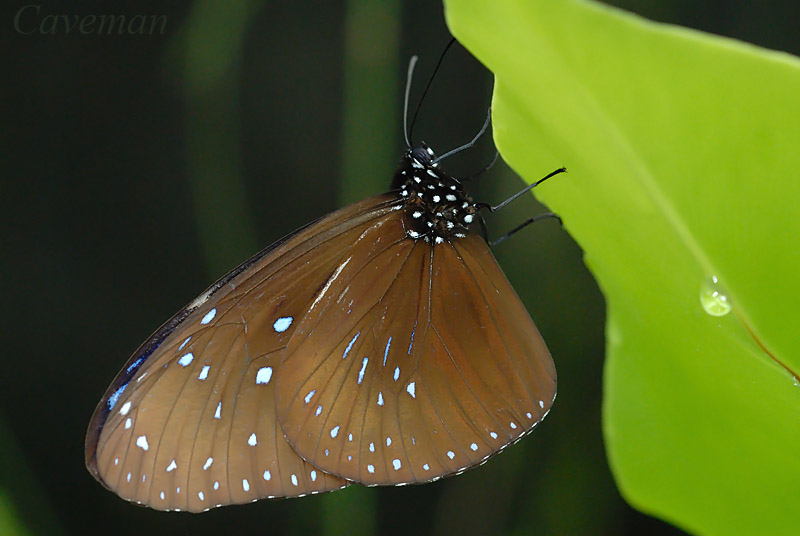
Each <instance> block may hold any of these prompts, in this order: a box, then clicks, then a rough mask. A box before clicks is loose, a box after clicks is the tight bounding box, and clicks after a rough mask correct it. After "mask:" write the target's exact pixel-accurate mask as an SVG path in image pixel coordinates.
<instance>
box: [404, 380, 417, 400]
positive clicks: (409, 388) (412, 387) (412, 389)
mask: <svg viewBox="0 0 800 536" xmlns="http://www.w3.org/2000/svg"><path fill="white" fill-rule="evenodd" d="M406 391H408V394H410V395H411V398H416V395H415V394H414V393H415V385H414V382H411V383H409V384H408V386H407V387H406Z"/></svg>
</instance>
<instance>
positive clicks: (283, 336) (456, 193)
mask: <svg viewBox="0 0 800 536" xmlns="http://www.w3.org/2000/svg"><path fill="white" fill-rule="evenodd" d="M477 212H478V205H477V204H475V203H473V202H472V200H471V199H470V198H469V197H468V196H467V194H466V192H465V191H464V189H463V186H462V185H461V183H460V182H459V181H458V180H457V179H455V178H453V177H451V176H450V175H448V174H447V173H445V172H444V171H442V170H441V169H440V168H439V166H438V163H437V161H436V159H435V155H434V154H433V151H431V150H430V149H429V148H427V147H425V146H424V145H422V146H420V147H416V148H412V149H409V150H408V151H407V152H406V154H405V155H404V158H403V160H402V162H401V164H400V166H399V168H398V171H397V173H396V174H395V177H394V181H393V189H392V190H391V191H390V192H388V193H385V194H380V195H377V196H373V197H371V198H368V199H365V200H364V201H361V202H359V203H355V204H353V205H350V206H348V207H345V208H343V209H341V210H339V211H336V212H334V213H332V214H330V215H328V216H326V217H324V218H321V219H320V220H317V221H316V222H314V223H312V224H309V225H307V226H306V227H304V228H302V229H300V230H298V231H296V232H295V233H293V234H291V235H289V236H287V237H286V238H284V239H283V240H281V241H279V242H278V243H277V244H275V245H273V246H270V247H269V248H267V249H266V250H264V251H263V252H261V253H259V254H257V255H256V256H254V257H253V258H251V259H250V260H248V261H246V262H245V263H244V264H242V265H241V266H240V267H238V268H236V269H234V270H233V271H231V272H230V273H229V274H228V275H226V276H225V277H223V278H222V279H220V280H219V281H218V282H217V283H215V284H214V285H212V286H211V287H209V289H207V290H206V291H205V292H204V293H203V294H201V295H200V296H199V297H198V298H197V299H195V300H194V301H193V302H192V303H191V304H190V305H188V306H187V307H185V308H184V309H183V310H181V311H180V312H179V313H178V314H176V315H175V316H174V317H173V318H172V319H171V320H169V321H168V322H167V323H165V324H164V325H163V326H162V327H161V328H160V329H159V330H158V331H156V333H154V334H153V335H152V336H151V338H150V339H149V340H148V341H146V342H145V343H144V344H143V345H142V346H141V347H140V348H139V350H137V352H135V353H134V355H133V356H132V357H131V358H130V360H129V361H128V363H127V364H126V366H125V367H124V368H123V369H122V371H120V373H119V375H118V376H117V378H116V379H115V380H114V382H113V383H112V385H111V386H110V387H109V388H108V390H107V391H106V394H105V396H104V397H103V399H102V400H101V402H100V404H99V405H98V407H97V409H96V410H95V414H94V416H93V418H92V422H91V424H90V426H89V431H88V433H87V438H86V463H87V467H88V468H89V470H90V472H91V473H92V474H93V475H94V476H95V478H97V479H98V480H99V481H100V482H101V483H103V485H105V486H106V487H108V488H109V489H111V490H113V491H114V492H115V493H117V494H118V495H120V496H121V497H123V498H125V499H128V500H131V501H134V502H138V503H141V504H146V505H148V506H151V507H153V508H156V509H162V510H190V511H203V510H207V509H208V508H211V507H213V506H219V505H224V504H230V503H242V502H249V501H253V500H256V499H258V498H262V497H292V496H302V495H305V494H309V493H319V492H323V491H330V490H334V489H339V488H341V487H344V486H346V485H348V484H349V483H351V482H357V483H361V484H364V485H400V484H409V483H419V482H427V481H431V480H436V479H438V478H441V477H442V476H446V475H451V474H456V473H459V472H461V471H463V470H465V469H467V468H469V467H472V466H474V465H477V464H479V463H482V462H483V461H485V460H486V459H488V458H489V457H490V456H491V455H493V454H495V453H497V452H498V451H500V450H501V449H502V448H504V447H506V446H507V445H509V444H511V443H513V442H514V441H516V440H518V439H519V438H520V437H522V435H524V434H525V433H526V432H529V431H530V430H532V429H533V427H534V426H535V425H536V424H537V423H538V422H540V421H541V419H543V418H544V416H545V415H546V414H547V412H548V411H549V409H550V407H551V405H552V402H553V400H554V398H555V391H556V379H555V368H554V366H553V363H552V359H551V357H550V354H549V352H548V351H547V348H546V346H545V344H544V342H543V340H542V338H541V336H540V335H539V333H538V331H537V330H536V327H535V326H534V324H533V321H532V320H531V319H530V316H529V315H528V313H527V311H526V310H525V308H524V306H523V305H522V303H521V302H520V300H519V298H518V297H517V295H516V293H515V292H514V290H513V289H512V288H511V285H510V284H509V283H508V281H507V280H506V278H505V276H504V275H503V273H502V271H501V270H500V267H499V266H498V265H497V262H496V261H495V259H494V257H493V256H492V254H491V252H490V250H489V248H488V246H487V244H486V242H485V241H484V240H483V238H482V237H481V236H480V235H478V234H476V233H475V232H474V231H472V229H471V227H472V225H473V223H474V222H475V221H476V219H477Z"/></svg>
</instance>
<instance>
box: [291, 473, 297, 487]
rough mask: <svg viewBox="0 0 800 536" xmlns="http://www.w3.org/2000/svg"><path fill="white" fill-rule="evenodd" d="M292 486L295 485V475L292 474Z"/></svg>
mask: <svg viewBox="0 0 800 536" xmlns="http://www.w3.org/2000/svg"><path fill="white" fill-rule="evenodd" d="M292 485H293V486H296V485H297V475H296V474H294V473H292Z"/></svg>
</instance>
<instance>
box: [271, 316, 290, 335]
mask: <svg viewBox="0 0 800 536" xmlns="http://www.w3.org/2000/svg"><path fill="white" fill-rule="evenodd" d="M293 320H294V318H293V317H291V316H282V317H281V318H279V319H277V320H276V321H275V323H274V324H272V328H273V329H274V330H275V331H277V332H278V333H283V332H284V331H286V330H287V329H289V326H291V325H292V321H293Z"/></svg>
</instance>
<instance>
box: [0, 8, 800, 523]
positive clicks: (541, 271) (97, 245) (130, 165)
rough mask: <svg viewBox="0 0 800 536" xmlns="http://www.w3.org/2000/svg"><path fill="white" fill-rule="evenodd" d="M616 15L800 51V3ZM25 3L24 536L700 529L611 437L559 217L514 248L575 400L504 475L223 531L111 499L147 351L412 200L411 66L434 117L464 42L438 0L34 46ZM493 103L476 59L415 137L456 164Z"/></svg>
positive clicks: (7, 36) (10, 461)
mask: <svg viewBox="0 0 800 536" xmlns="http://www.w3.org/2000/svg"><path fill="white" fill-rule="evenodd" d="M612 3H613V4H615V5H618V6H620V7H623V8H625V9H629V10H631V11H634V12H636V13H639V14H642V15H644V16H647V17H649V18H652V19H655V20H659V21H664V22H672V23H676V24H682V25H686V26H690V27H693V28H697V29H701V30H706V31H710V32H714V33H717V34H721V35H726V36H731V37H736V38H739V39H743V40H746V41H750V42H753V43H756V44H759V45H762V46H766V47H769V48H775V49H780V50H785V51H788V52H792V53H794V54H800V34H798V32H797V31H796V21H797V20H800V7H798V4H797V3H795V2H789V1H772V2H768V3H758V4H756V3H752V2H746V1H744V0H735V1H732V0H725V1H723V0H700V1H697V0H695V1H691V2H690V1H688V0H669V1H659V2H655V1H651V0H616V1H614V2H612ZM25 5H28V4H26V3H23V2H6V3H5V4H4V6H3V8H2V10H0V19H1V20H2V24H3V31H2V33H0V39H2V45H3V46H2V48H0V50H2V61H3V72H5V73H6V74H5V76H4V77H3V80H2V82H0V96H2V104H0V110H2V125H3V128H2V129H0V140H2V145H1V146H2V159H0V177H2V195H0V203H2V204H1V205H0V208H2V214H3V225H2V244H3V247H2V252H3V255H2V260H1V261H0V268H2V274H3V276H4V279H5V284H3V285H2V287H0V293H1V294H0V300H1V301H0V303H2V305H3V307H2V310H0V314H1V315H2V326H3V328H2V337H3V340H2V342H3V350H4V356H3V360H4V365H5V367H4V371H3V374H2V375H0V404H1V405H0V454H1V455H2V456H1V457H0V464H2V465H1V466H0V533H2V534H13V533H15V532H17V533H20V534H22V533H32V534H39V533H47V534H57V533H59V532H60V533H80V532H90V533H91V532H99V531H103V532H109V531H113V532H114V533H117V534H144V533H155V534H158V533H164V532H166V531H168V530H177V531H181V532H182V531H191V532H192V533H194V534H225V533H228V532H230V531H231V530H232V529H235V530H237V531H239V532H244V531H247V530H258V531H260V532H269V533H270V534H308V533H323V534H407V533H415V534H453V533H458V534H461V535H469V534H493V533H511V534H640V533H643V532H645V531H647V532H648V533H650V534H678V533H679V531H677V529H674V528H673V527H671V526H669V525H666V524H664V523H661V522H659V521H657V520H655V519H652V518H649V517H647V516H644V515H641V514H639V513H637V512H635V511H634V510H632V509H631V508H630V507H628V506H627V505H626V504H625V503H624V501H623V500H622V499H621V498H620V496H619V494H618V493H617V491H616V489H615V486H614V483H613V480H612V477H611V474H610V473H609V470H608V466H607V464H606V461H605V453H604V451H603V444H602V435H601V431H600V401H601V395H602V393H601V376H602V366H603V347H604V340H603V326H604V324H603V320H604V303H603V297H602V295H600V293H599V291H598V290H597V287H596V285H595V283H594V281H593V280H592V278H591V276H590V275H589V273H588V272H587V271H586V269H585V267H584V266H583V264H582V261H581V252H580V249H579V248H578V246H577V245H576V244H575V243H573V242H572V241H571V240H570V238H569V236H567V235H566V234H565V233H564V232H562V231H561V230H559V229H558V227H557V226H556V225H553V224H552V223H542V224H537V225H536V226H534V228H530V229H527V230H526V231H524V232H522V233H519V234H517V235H516V236H515V237H514V239H513V240H510V241H507V242H505V243H503V244H502V245H501V246H498V247H497V248H496V255H497V257H498V260H499V261H500V264H501V265H502V266H503V268H504V270H505V271H506V273H507V274H508V276H509V278H510V279H511V281H512V283H513V284H514V286H515V288H516V289H517V291H518V292H519V294H520V296H521V297H522V299H523V301H524V302H525V303H526V305H527V307H528V309H529V310H530V312H531V314H532V316H533V317H534V319H535V320H536V321H537V325H538V326H539V328H540V330H541V331H542V333H543V335H544V336H545V339H546V340H547V341H548V345H549V347H550V349H551V352H552V354H553V356H554V359H555V361H556V365H557V367H558V370H559V397H558V400H557V402H556V405H555V407H554V409H553V412H552V414H551V415H550V416H549V417H548V419H546V420H545V422H544V423H543V424H542V425H541V426H540V427H539V429H537V431H536V432H535V433H534V434H532V435H531V436H530V437H528V438H526V439H525V440H523V441H521V442H520V443H518V444H517V445H515V446H514V447H511V448H509V449H508V450H507V451H506V452H504V453H503V454H501V455H500V456H497V457H496V458H494V459H492V460H490V461H489V462H488V463H487V464H485V465H483V466H481V467H479V468H477V469H475V470H472V471H469V472H467V473H465V474H464V475H462V476H459V477H456V478H449V479H445V480H443V481H439V482H436V483H434V484H430V485H425V486H407V487H401V488H381V489H377V488H373V489H365V488H359V487H352V488H350V489H347V490H345V491H342V492H338V493H335V494H329V495H323V496H316V497H308V498H304V499H299V500H278V501H260V502H258V503H256V504H253V505H247V506H235V507H227V508H223V509H218V510H214V511H211V512H209V513H206V514H204V515H202V516H192V515H187V514H163V513H159V512H155V511H151V510H148V509H145V508H138V507H135V506H132V505H129V504H128V503H125V502H123V501H121V500H120V499H118V498H116V497H115V496H114V495H113V494H111V493H109V492H107V491H105V490H104V489H103V488H102V487H101V486H100V485H99V484H97V483H96V482H95V481H94V480H93V479H92V477H91V476H90V475H89V474H88V472H86V470H85V468H84V466H83V439H84V434H85V429H86V425H87V424H88V420H89V417H90V416H91V412H92V410H93V409H94V406H95V404H96V403H97V401H98V400H99V397H100V395H101V394H102V393H103V391H104V389H105V388H106V386H107V385H108V383H109V382H110V381H111V379H112V378H113V377H114V375H115V374H116V373H117V371H118V370H119V368H120V367H121V366H122V364H123V363H124V362H125V360H126V359H127V357H128V356H129V353H130V352H131V351H133V350H134V349H135V348H136V347H137V345H138V344H139V343H140V342H141V341H142V340H144V339H145V337H146V336H147V335H149V333H150V332H151V331H152V330H154V329H155V328H156V327H158V326H159V325H160V323H161V322H163V321H164V320H165V319H167V318H168V317H169V316H170V315H171V314H172V313H174V312H175V311H176V310H178V309H179V308H180V307H181V306H183V305H184V304H185V303H187V302H189V301H190V300H191V299H192V298H194V296H196V295H197V294H198V293H199V292H201V291H202V290H203V289H204V288H205V287H206V286H207V285H208V284H210V283H211V282H212V281H213V280H214V279H216V278H217V277H218V276H220V275H222V274H223V273H224V272H225V271H226V270H228V269H230V268H232V267H233V266H235V265H236V264H237V263H238V262H240V261H242V260H244V259H245V258H247V257H248V256H249V255H250V254H252V253H253V252H255V251H256V250H258V249H259V248H261V247H263V246H266V245H268V244H269V243H271V242H272V241H274V240H276V239H278V238H280V237H281V236H283V235H285V234H287V233H289V232H291V231H292V230H293V229H295V228H297V227H299V226H301V225H303V224H305V223H307V222H309V221H311V220H312V219H314V218H317V217H319V216H321V215H323V214H325V213H327V212H329V211H331V210H334V209H335V208H337V207H339V206H341V205H342V204H344V203H346V202H350V201H353V200H355V199H359V198H361V197H364V196H365V195H368V194H371V193H375V192H379V191H382V190H384V189H386V187H387V185H388V183H389V180H390V178H391V175H392V172H393V170H394V167H395V165H396V163H397V161H398V159H399V157H400V154H401V151H402V149H403V142H402V126H401V125H402V91H403V83H404V77H405V70H406V66H407V61H408V58H409V57H410V56H411V55H412V54H419V55H420V58H421V59H420V63H419V65H418V70H417V78H416V81H415V86H414V92H413V93H412V102H416V98H418V97H419V95H420V92H421V90H422V88H423V87H424V83H425V82H426V81H427V77H428V76H429V75H430V72H431V69H432V68H433V66H434V65H435V62H436V59H437V58H438V55H439V54H440V52H441V50H442V49H443V47H444V46H445V44H446V43H447V41H448V39H449V34H448V32H447V29H446V27H445V24H444V17H443V13H442V6H441V4H438V3H436V2H431V1H422V0H415V1H407V2H402V3H401V2H399V0H392V1H390V2H365V1H357V0H352V1H350V2H346V3H338V2H337V3H333V2H330V3H322V2H316V3H305V2H303V3H294V2H293V3H289V2H280V3H278V2H274V3H270V2H261V1H258V0H248V1H246V2H239V3H235V4H222V3H211V2H206V1H196V2H170V3H166V4H165V3H160V2H142V1H139V2H115V3H113V4H109V3H107V2H91V1H90V2H81V3H79V4H78V3H69V2H61V3H51V4H36V5H40V13H39V15H36V16H31V17H30V18H23V19H22V21H23V22H25V23H27V24H29V25H30V26H28V27H23V28H21V29H23V30H26V31H27V30H28V29H29V28H35V26H36V25H37V24H38V23H39V22H40V21H41V19H42V18H43V17H44V16H46V15H48V14H55V15H63V14H66V15H69V16H70V17H74V16H76V15H77V16H79V17H87V16H91V15H95V16H98V15H101V14H116V15H125V16H128V17H133V16H134V15H139V14H145V15H164V16H165V17H166V25H165V31H164V33H163V35H162V34H160V33H158V32H156V33H153V34H147V35H129V34H123V35H116V34H115V35H97V34H96V33H90V34H87V35H81V34H80V33H77V32H71V33H67V32H66V31H65V30H64V29H63V28H62V29H61V30H59V31H58V32H56V33H55V34H44V33H42V32H40V31H38V30H37V31H32V32H31V33H27V34H24V33H21V32H20V31H18V29H20V28H18V27H16V26H15V24H14V19H15V16H16V14H17V13H18V12H19V10H20V8H22V7H24V6H25ZM28 14H29V15H30V12H28ZM542 76H545V77H546V76H547V73H542ZM490 97H491V76H490V74H489V73H488V72H486V71H485V70H484V69H483V68H482V67H481V66H480V65H479V64H478V63H477V62H476V61H475V60H474V59H472V58H471V57H470V56H469V54H468V53H466V52H465V51H464V50H463V49H461V48H460V47H456V48H455V49H454V50H453V51H452V52H451V53H450V54H449V56H448V57H447V59H446V61H445V62H444V66H443V68H442V70H441V71H440V74H439V75H438V76H437V79H436V81H435V83H434V85H433V88H432V91H431V93H430V95H429V97H428V98H427V100H426V101H425V104H424V106H423V108H422V112H421V114H420V118H419V121H418V123H417V126H416V127H415V132H414V138H415V140H419V139H424V140H425V141H426V142H428V143H429V144H430V145H432V146H433V147H434V148H435V149H437V150H438V151H439V152H440V153H441V152H444V151H446V150H448V149H450V148H452V147H454V146H456V145H459V144H461V143H463V142H465V141H467V140H469V139H470V138H471V137H472V136H473V135H474V133H475V132H477V130H478V129H479V127H480V125H481V124H482V122H483V119H484V117H485V113H486V109H487V107H488V105H489V102H490ZM654 128H658V126H657V125H654ZM536 150H537V149H536V148H535V147H532V148H531V151H534V152H535V151H536ZM493 151H494V149H493V147H492V144H491V140H490V138H489V137H488V136H487V137H484V138H483V139H482V140H481V143H480V144H479V145H478V147H477V148H476V149H474V150H472V151H468V152H465V153H462V154H459V155H458V156H456V157H453V158H452V159H450V160H448V162H447V165H446V167H447V169H448V170H449V171H451V172H452V173H453V174H455V175H456V176H459V175H461V176H463V175H469V174H471V173H472V172H474V171H476V170H478V169H480V168H481V167H483V166H484V165H485V164H486V163H487V162H488V161H490V160H491V157H492V155H493ZM564 165H566V166H567V167H569V162H564ZM549 171H551V170H549V169H542V175H544V174H546V173H547V172H549ZM557 180H569V177H568V176H567V177H565V178H559V179H557ZM521 187H522V182H521V181H520V180H519V179H518V178H517V177H515V176H514V175H513V173H511V172H510V171H509V170H508V169H507V168H506V167H505V166H504V165H503V164H502V163H498V165H496V166H495V167H494V168H493V169H492V171H491V172H490V173H487V174H485V175H482V176H481V177H480V178H478V179H476V180H474V181H472V184H471V185H470V191H471V193H472V194H473V196H474V197H475V198H476V199H479V200H485V201H488V202H497V201H499V200H502V199H504V198H505V197H508V196H509V195H511V194H512V193H513V192H515V191H517V190H518V189H519V188H521ZM543 210H544V208H543V207H541V206H540V205H537V204H536V203H535V201H534V200H533V199H532V198H526V199H523V200H520V201H518V202H516V203H514V204H512V205H511V206H510V207H508V209H506V210H504V211H503V213H502V214H499V215H494V216H492V217H491V218H490V220H489V226H490V236H496V235H499V234H501V233H503V232H505V231H506V230H508V229H510V228H512V227H513V226H514V225H516V224H517V223H519V222H521V221H523V220H524V219H525V218H527V217H529V216H530V215H533V214H536V213H538V212H541V211H543Z"/></svg>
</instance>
